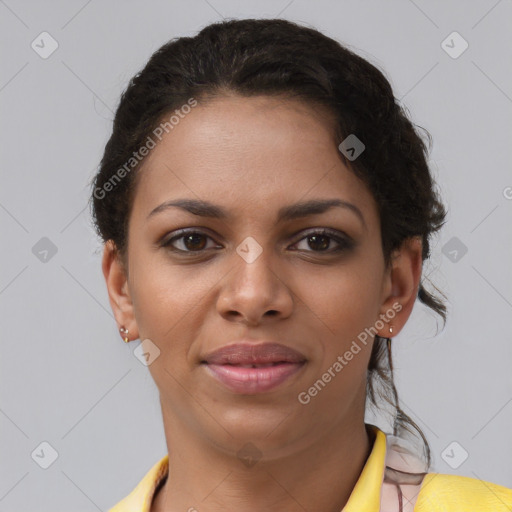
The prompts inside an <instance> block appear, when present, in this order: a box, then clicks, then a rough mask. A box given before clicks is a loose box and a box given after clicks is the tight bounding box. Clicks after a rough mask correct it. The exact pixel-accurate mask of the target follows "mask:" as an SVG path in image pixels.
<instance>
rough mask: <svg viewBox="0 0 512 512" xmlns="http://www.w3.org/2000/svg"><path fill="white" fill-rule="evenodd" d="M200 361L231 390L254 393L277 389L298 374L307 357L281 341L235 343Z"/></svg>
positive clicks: (210, 373)
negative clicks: (280, 342) (279, 342)
mask: <svg viewBox="0 0 512 512" xmlns="http://www.w3.org/2000/svg"><path fill="white" fill-rule="evenodd" d="M201 363H202V364H203V365H204V366H205V368H206V370H207V371H208V373H209V375H210V376H212V377H214V378H216V379H217V380H218V381H220V382H221V383H223V384H224V385H225V386H227V387H228V388H229V389H230V390H231V391H234V392H236V393H244V394H255V393H261V392H265V391H269V390H271V389H274V388H275V387H277V386H278V385H279V384H281V383H283V382H284V381H286V380H287V379H288V378H290V377H292V376H293V375H295V374H296V373H298V372H299V370H300V369H301V368H302V367H303V366H304V364H305V363H306V357H305V356H304V355H303V354H301V353H300V352H298V351H297V350H295V349H292V348H290V347H286V346H284V345H281V344H278V343H259V344H257V345H254V344H250V343H235V344H232V345H228V346H225V347H222V348H220V349H218V350H216V351H214V352H211V353H209V354H207V355H206V356H205V357H204V359H203V360H202V361H201Z"/></svg>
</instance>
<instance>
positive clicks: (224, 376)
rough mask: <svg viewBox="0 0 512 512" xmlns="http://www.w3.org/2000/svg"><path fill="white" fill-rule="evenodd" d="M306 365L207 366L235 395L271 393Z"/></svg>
mask: <svg viewBox="0 0 512 512" xmlns="http://www.w3.org/2000/svg"><path fill="white" fill-rule="evenodd" d="M304 364H305V363H280V364H277V365H275V366H266V367H260V368H244V367H242V366H234V365H229V364H206V365H205V366H206V367H207V368H208V369H209V371H210V372H211V373H212V374H213V376H214V377H216V378H217V379H218V380H219V381H220V382H222V383H223V384H225V385H226V386H227V387H228V388H229V389H231V390H232V391H234V392H235V393H244V394H255V393H264V392H265V391H270V390H271V389H274V388H275V387H277V386H279V385H280V384H282V383H283V382H284V381H285V380H287V379H289V378H290V377H292V376H293V375H295V374H296V373H297V372H298V371H299V370H300V369H301V368H302V367H303V366H304Z"/></svg>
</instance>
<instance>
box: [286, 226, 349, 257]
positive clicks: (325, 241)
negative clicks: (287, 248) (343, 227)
mask: <svg viewBox="0 0 512 512" xmlns="http://www.w3.org/2000/svg"><path fill="white" fill-rule="evenodd" d="M303 241H305V242H303ZM301 243H304V245H305V247H304V246H303V247H302V248H301V247H297V250H299V251H305V252H318V253H322V252H324V253H335V252H341V251H343V250H348V249H350V248H352V247H353V245H354V243H353V241H352V239H350V238H349V237H347V236H343V235H341V233H338V232H336V231H331V230H329V229H322V230H317V231H311V232H309V233H308V234H307V235H306V236H305V237H303V238H301V239H300V240H299V242H297V244H295V245H297V246H299V245H300V244H301Z"/></svg>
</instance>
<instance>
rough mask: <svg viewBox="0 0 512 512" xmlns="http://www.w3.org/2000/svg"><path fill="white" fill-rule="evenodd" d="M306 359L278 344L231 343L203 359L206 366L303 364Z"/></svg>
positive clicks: (293, 350)
mask: <svg viewBox="0 0 512 512" xmlns="http://www.w3.org/2000/svg"><path fill="white" fill-rule="evenodd" d="M305 361H306V357H305V356H304V355H303V354H301V353H300V352H299V351H297V350H295V349H293V348H290V347H286V346H285V345H281V344H279V343H269V342H264V343H258V344H254V343H247V342H242V343H233V344H231V345H226V346H224V347H221V348H219V349H217V350H214V351H213V352H210V353H209V354H207V355H206V356H205V357H203V359H202V361H201V362H203V363H208V364H240V365H244V364H268V363H279V362H286V363H303V362H305Z"/></svg>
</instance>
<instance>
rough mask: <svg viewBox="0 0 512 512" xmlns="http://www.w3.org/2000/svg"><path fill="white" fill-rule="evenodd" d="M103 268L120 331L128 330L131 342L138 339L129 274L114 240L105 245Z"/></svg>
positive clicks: (111, 304) (111, 305)
mask: <svg viewBox="0 0 512 512" xmlns="http://www.w3.org/2000/svg"><path fill="white" fill-rule="evenodd" d="M101 267H102V270H103V275H104V277H105V282H106V284H107V290H108V297H109V300H110V307H111V308H112V311H113V313H114V317H115V319H116V322H117V325H118V329H119V328H120V327H124V328H125V329H128V338H129V339H130V340H133V339H137V338H138V337H139V331H138V327H137V322H136V321H135V315H134V311H133V303H132V298H131V296H130V290H129V288H128V276H127V272H126V270H125V268H124V265H123V263H122V261H121V258H120V256H119V253H118V251H117V248H116V246H115V244H114V242H113V241H112V240H108V241H107V242H106V243H105V247H104V248H103V259H102V265H101ZM123 337H124V335H121V338H123Z"/></svg>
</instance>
